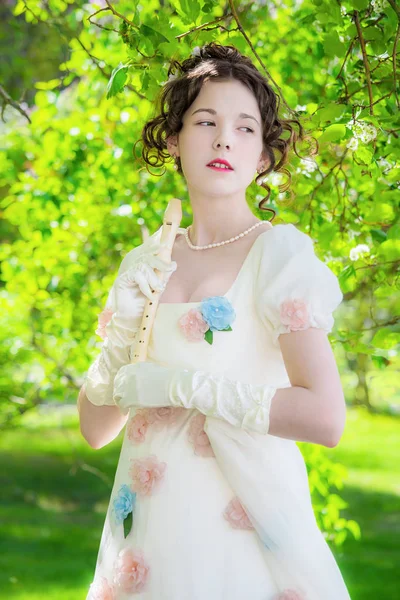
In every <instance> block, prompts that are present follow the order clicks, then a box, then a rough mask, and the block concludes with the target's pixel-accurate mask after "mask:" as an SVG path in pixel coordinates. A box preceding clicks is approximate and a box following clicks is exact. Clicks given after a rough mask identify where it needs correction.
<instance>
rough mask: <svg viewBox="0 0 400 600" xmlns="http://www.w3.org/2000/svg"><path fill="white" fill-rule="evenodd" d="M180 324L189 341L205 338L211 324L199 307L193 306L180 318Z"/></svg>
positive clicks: (198, 340)
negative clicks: (204, 317)
mask: <svg viewBox="0 0 400 600" xmlns="http://www.w3.org/2000/svg"><path fill="white" fill-rule="evenodd" d="M178 325H179V327H180V330H181V331H182V333H183V335H184V336H185V337H186V339H187V340H188V341H189V342H200V341H201V340H204V334H205V332H206V331H208V330H209V328H210V326H209V324H208V323H207V322H206V321H205V320H204V319H203V315H202V314H201V312H200V311H199V310H198V309H197V308H192V309H190V310H189V312H187V313H185V314H184V315H182V316H181V318H180V319H179V320H178Z"/></svg>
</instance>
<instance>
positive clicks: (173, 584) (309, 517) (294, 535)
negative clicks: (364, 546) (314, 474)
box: [96, 225, 350, 600]
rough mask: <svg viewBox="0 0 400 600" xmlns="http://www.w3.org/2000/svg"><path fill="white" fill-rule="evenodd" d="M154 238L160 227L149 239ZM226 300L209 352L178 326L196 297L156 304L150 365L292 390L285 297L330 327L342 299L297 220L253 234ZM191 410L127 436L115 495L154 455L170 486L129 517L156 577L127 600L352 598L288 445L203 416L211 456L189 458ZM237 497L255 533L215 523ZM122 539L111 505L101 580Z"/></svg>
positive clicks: (296, 454) (295, 452)
mask: <svg viewBox="0 0 400 600" xmlns="http://www.w3.org/2000/svg"><path fill="white" fill-rule="evenodd" d="M180 232H182V230H180ZM160 233H161V228H160V229H159V230H158V231H157V232H156V233H155V234H154V236H155V237H157V236H159V235H160ZM178 268H179V265H178ZM285 271H286V273H289V274H290V275H291V276H290V278H289V279H286V278H285ZM269 290H271V293H272V294H273V295H270V293H269ZM225 297H226V298H227V299H228V300H229V301H230V302H231V304H232V306H233V307H234V309H235V312H236V318H235V320H234V322H233V323H232V325H231V326H232V331H229V332H223V331H221V332H214V339H213V344H212V345H210V344H208V343H207V342H206V341H205V340H204V341H203V340H202V341H200V342H189V341H188V340H186V339H185V337H184V335H183V333H182V332H181V331H180V329H179V327H178V324H177V322H178V319H179V318H180V317H181V316H182V315H183V314H184V313H186V312H187V311H188V310H190V309H191V308H198V307H200V304H201V303H200V302H191V303H185V304H183V303H175V304H159V306H158V310H157V315H156V318H155V321H154V325H153V329H152V335H151V339H150V343H149V347H148V355H147V360H148V361H155V362H157V363H159V364H163V365H167V366H171V367H177V368H182V369H185V368H187V369H201V370H205V371H209V372H211V373H217V374H224V375H226V376H227V377H230V378H232V379H235V380H240V381H243V382H249V383H254V384H257V383H259V384H263V383H264V384H268V385H271V386H274V387H276V388H283V387H290V380H289V378H288V374H287V372H286V369H285V365H284V362H283V359H282V355H281V352H280V348H279V342H278V336H279V333H283V332H285V331H288V329H287V326H285V325H284V324H282V323H281V322H280V320H279V315H280V313H279V307H280V305H281V302H282V301H284V300H285V299H288V298H289V299H292V300H293V299H294V298H302V299H303V300H304V302H306V304H307V307H308V310H309V319H310V320H309V321H308V323H309V324H311V326H314V327H322V328H324V329H325V330H326V331H327V332H328V331H330V330H331V328H332V325H333V317H332V314H331V313H332V311H333V310H334V309H335V308H336V306H338V304H339V303H340V301H341V299H342V295H341V292H340V288H339V285H338V283H337V280H336V277H335V276H334V274H333V273H332V272H331V271H330V270H329V269H328V267H327V266H326V265H325V264H324V263H322V262H321V261H319V260H318V259H317V257H316V256H315V254H314V251H313V247H312V242H311V240H310V238H309V237H308V236H306V235H305V234H303V233H301V232H300V231H298V230H297V229H296V228H295V227H294V226H293V225H276V226H274V227H273V229H271V230H268V231H265V232H263V233H262V234H260V235H259V237H258V238H257V239H256V241H255V243H254V245H253V247H252V248H251V250H250V252H249V254H248V256H247V258H246V260H245V262H244V264H243V266H242V268H241V270H240V272H239V275H238V277H237V278H236V280H235V282H234V284H233V285H232V286H231V288H230V290H229V291H228V292H227V293H226V294H225ZM278 331H279V333H278ZM196 412H197V411H192V410H188V411H185V413H187V414H185V415H184V417H183V419H182V420H181V421H180V422H178V423H177V424H176V427H175V429H174V430H169V431H168V432H164V433H163V432H156V433H154V436H153V434H151V435H150V436H149V437H148V439H146V443H145V444H147V445H141V446H138V447H136V448H133V447H132V444H131V443H130V442H129V440H128V439H127V434H126V432H125V437H124V441H123V446H122V449H121V455H120V460H119V463H118V468H117V473H116V478H115V482H114V487H113V492H112V496H113V495H115V493H116V490H117V489H118V488H119V487H120V485H121V484H122V483H123V482H126V480H127V472H128V465H129V461H130V460H131V459H132V457H133V456H135V457H136V456H138V455H139V456H146V455H147V454H148V453H149V452H150V453H152V454H155V455H157V457H158V458H159V459H160V460H163V461H165V462H167V464H168V469H169V471H168V480H167V481H168V485H167V487H165V488H164V489H163V490H162V491H161V492H160V493H159V494H156V495H155V496H154V498H152V499H151V502H147V504H146V503H142V504H140V509H139V511H138V514H137V515H136V530H135V531H134V532H133V534H132V536H133V537H132V538H131V543H132V544H134V545H137V546H138V547H141V548H142V549H143V550H144V551H145V552H146V553H147V556H149V557H150V558H151V561H152V573H153V575H154V577H153V579H152V581H151V583H150V587H149V588H148V590H147V591H146V592H143V593H138V594H135V596H134V597H135V598H136V597H137V598H140V599H143V600H188V599H189V598H190V599H191V600H197V599H199V600H204V598H207V600H225V599H226V598H229V600H244V599H246V600H278V599H279V598H280V593H282V592H284V591H287V590H296V591H297V593H298V595H297V596H294V595H293V596H287V598H288V600H289V599H290V600H349V599H350V596H349V593H348V591H347V589H346V585H345V583H344V581H343V578H342V575H341V573H340V570H339V568H338V566H337V563H336V561H335V558H334V556H333V554H332V552H331V550H330V548H329V546H328V544H327V543H326V541H325V538H324V536H323V534H322V533H321V531H320V530H319V529H318V526H317V523H316V520H315V516H314V513H313V508H312V504H311V498H310V492H309V486H308V478H307V470H306V466H305V463H304V459H303V457H302V454H301V452H300V450H299V448H298V447H297V445H296V443H295V442H294V441H292V440H287V439H283V438H278V437H274V436H272V435H262V434H259V433H250V432H247V431H245V430H243V429H238V428H236V427H234V426H233V425H231V424H229V423H227V422H225V421H222V420H220V419H216V418H211V417H207V418H206V421H205V424H204V430H205V432H206V434H207V435H208V438H209V440H210V443H211V446H212V449H213V451H214V454H215V457H200V456H196V455H195V453H194V452H193V448H192V447H191V446H190V444H189V443H188V441H187V427H188V423H189V421H190V418H191V417H192V415H193V414H194V413H196ZM233 496H237V497H238V498H239V499H240V502H241V504H242V506H243V507H244V508H245V510H246V512H247V514H248V517H249V519H250V521H251V523H252V524H253V526H254V528H255V529H254V530H241V529H234V528H232V527H230V526H229V523H227V522H226V521H224V519H223V518H221V514H222V511H223V509H224V507H225V506H226V504H227V503H228V502H229V501H230V500H231V499H232V497H233ZM134 526H135V524H134ZM118 535H119V534H117V533H115V532H113V525H112V517H111V510H110V507H109V510H108V512H107V517H106V523H105V527H104V531H103V536H102V540H101V545H100V551H99V558H98V563H97V565H96V576H97V577H98V576H100V575H103V576H107V575H109V574H110V573H111V568H112V561H113V558H114V556H115V553H116V552H117V551H118V549H119V548H120V547H121V544H123V543H124V542H123V539H121V537H119V538H118ZM168 575H169V576H168ZM128 597H129V596H126V597H125V596H119V597H118V600H119V599H120V598H121V599H122V600H125V599H126V598H128ZM132 597H133V596H132ZM282 598H284V596H282Z"/></svg>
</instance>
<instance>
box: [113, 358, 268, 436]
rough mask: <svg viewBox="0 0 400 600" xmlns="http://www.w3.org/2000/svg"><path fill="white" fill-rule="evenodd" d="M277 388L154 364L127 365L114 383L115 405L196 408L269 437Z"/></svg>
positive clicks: (127, 408) (210, 415)
mask: <svg viewBox="0 0 400 600" xmlns="http://www.w3.org/2000/svg"><path fill="white" fill-rule="evenodd" d="M276 391H277V388H274V387H272V386H268V385H264V384H261V385H254V384H250V383H243V382H240V381H233V380H231V379H228V378H227V377H225V376H224V375H216V374H213V373H208V372H206V371H194V370H189V369H175V368H171V367H165V366H163V365H159V364H158V363H153V362H148V361H144V362H138V363H135V364H127V365H124V366H123V367H121V368H120V370H119V371H118V373H117V375H116V377H115V380H114V396H113V397H114V402H115V404H117V405H118V406H119V407H120V408H121V410H124V411H127V412H128V411H129V409H130V408H131V407H132V406H134V407H145V408H156V407H163V406H174V407H176V406H179V407H184V408H188V409H190V408H196V409H197V410H198V411H200V412H201V413H203V414H204V415H206V416H209V417H216V418H218V419H224V420H225V421H227V422H228V423H230V424H231V425H234V426H235V427H239V428H242V429H246V430H248V431H255V432H257V433H263V434H266V433H268V430H269V413H270V408H271V400H272V398H273V396H274V395H275V392H276Z"/></svg>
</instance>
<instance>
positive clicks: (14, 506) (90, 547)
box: [0, 407, 400, 600]
mask: <svg viewBox="0 0 400 600" xmlns="http://www.w3.org/2000/svg"><path fill="white" fill-rule="evenodd" d="M67 408H68V407H64V409H58V410H56V411H49V410H44V409H43V410H40V411H38V412H37V413H36V414H31V415H26V417H25V418H24V422H23V427H21V428H19V429H17V430H15V431H9V432H3V434H2V436H1V440H0V462H1V465H0V466H1V471H0V472H1V481H0V484H1V500H0V590H2V591H1V592H0V598H2V599H3V598H4V599H7V600H28V599H29V600H39V599H40V600H43V599H44V598H46V599H48V600H53V599H57V600H85V598H86V594H87V590H88V586H89V584H90V582H91V580H92V577H93V573H94V567H95V562H96V558H97V551H98V547H99V543H100V536H101V531H102V527H103V522H104V516H105V512H106V509H107V504H108V501H109V496H110V492H111V487H112V483H113V480H114V473H115V469H116V465H117V462H118V457H119V452H120V447H121V441H122V433H121V434H120V436H119V437H118V438H117V439H116V440H114V442H112V443H111V444H109V445H108V446H106V447H105V448H102V449H101V450H92V449H91V448H90V447H89V446H88V445H87V444H86V442H85V441H84V440H83V439H82V437H81V435H80V433H79V426H78V417H77V414H76V413H75V410H74V409H73V410H72V412H71V411H69V412H68V411H67V410H66V409H67ZM398 424H399V418H398V417H397V418H396V417H394V416H386V415H369V414H368V413H367V412H366V411H364V410H363V409H359V408H358V409H353V408H349V409H348V416H347V424H346V430H345V433H344V435H343V437H342V440H341V442H340V444H339V446H337V447H336V448H331V449H328V448H327V449H326V450H325V451H326V453H327V455H328V456H329V457H330V458H331V459H332V460H334V461H337V462H341V463H343V464H345V465H346V467H347V469H348V479H347V481H346V482H345V487H344V489H343V490H340V491H339V492H338V493H339V494H340V495H341V496H342V497H343V498H344V499H345V501H346V502H348V507H347V508H346V509H345V510H344V511H343V512H342V515H343V516H344V517H346V518H349V519H354V520H356V521H357V522H358V523H359V524H360V527H361V533H362V537H361V540H358V541H356V540H354V539H351V538H350V539H348V540H346V541H345V543H344V545H343V546H342V547H341V548H340V549H333V552H334V554H335V557H336V560H337V562H338V565H339V568H340V569H341V571H342V574H343V577H344V579H345V581H346V584H347V586H348V588H349V592H350V595H351V598H352V600H376V599H377V598H378V599H379V600H386V599H387V600H393V599H394V598H396V597H397V590H398V588H399V584H400V581H399V576H398V569H396V565H398V564H399V562H400V546H399V543H398V540H399V538H400V511H399V504H400V503H399V496H400V478H399V476H398V456H399V435H398V427H399V425H398ZM246 600H247V599H246ZM249 600H250V599H249ZM321 600H323V599H321Z"/></svg>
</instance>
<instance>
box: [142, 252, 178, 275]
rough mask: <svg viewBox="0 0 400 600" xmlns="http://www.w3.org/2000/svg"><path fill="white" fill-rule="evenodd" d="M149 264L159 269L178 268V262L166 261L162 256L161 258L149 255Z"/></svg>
mask: <svg viewBox="0 0 400 600" xmlns="http://www.w3.org/2000/svg"><path fill="white" fill-rule="evenodd" d="M148 264H149V265H151V266H152V267H153V268H155V269H158V270H159V271H163V272H164V271H175V270H176V268H177V266H178V265H177V263H176V262H175V261H174V260H172V261H169V262H167V261H165V260H163V259H162V258H160V257H159V256H153V255H150V256H149V260H148Z"/></svg>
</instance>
